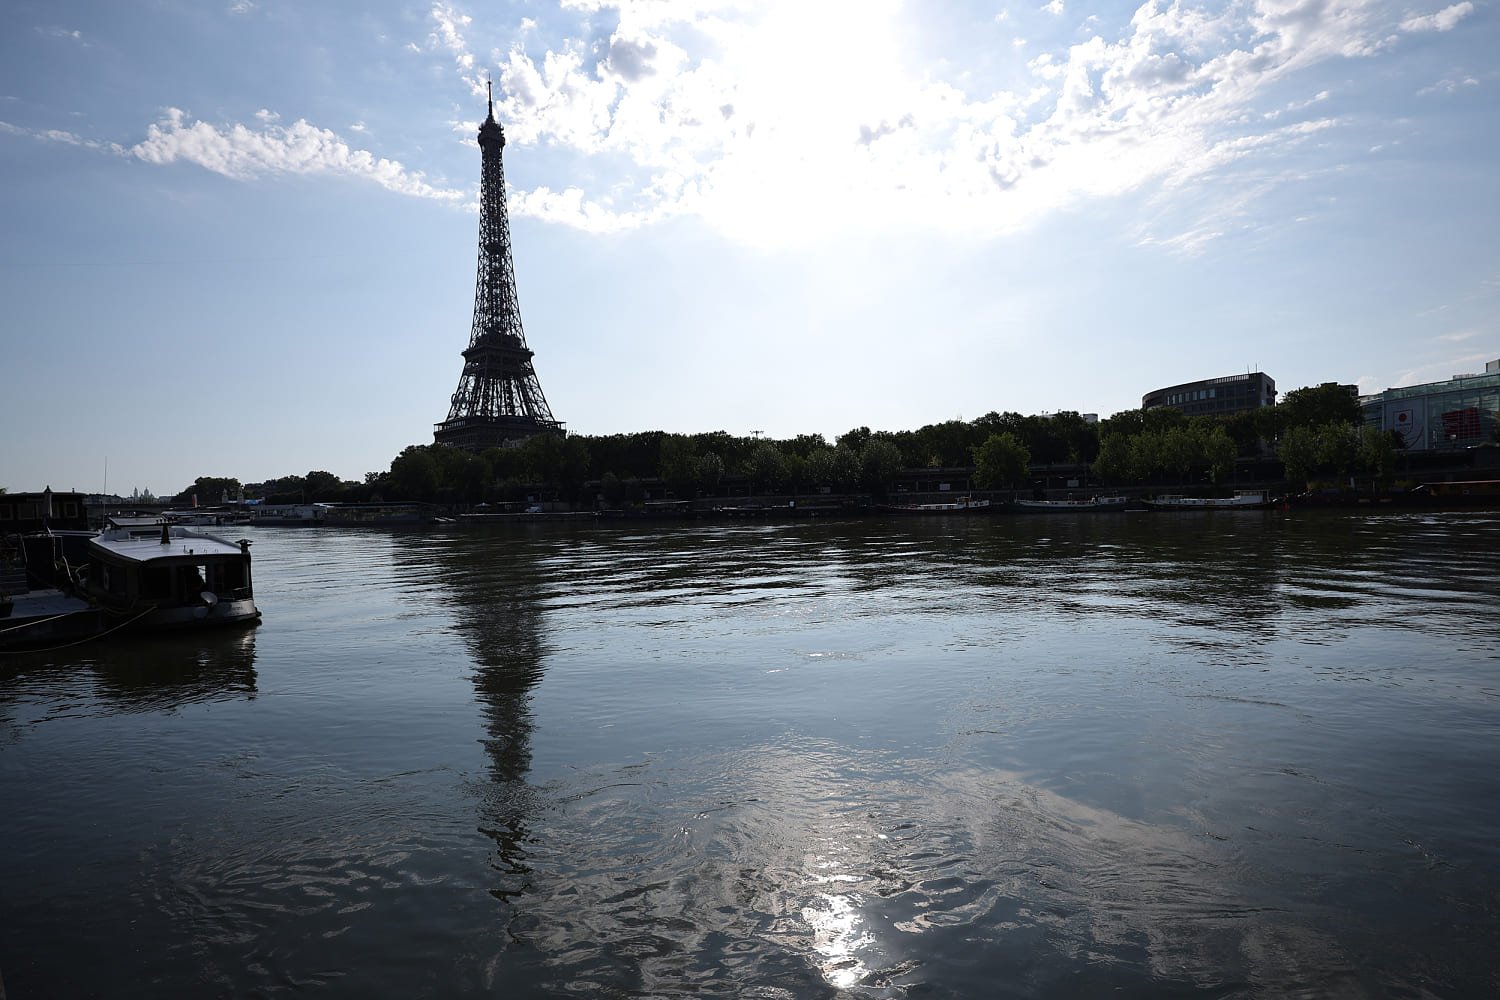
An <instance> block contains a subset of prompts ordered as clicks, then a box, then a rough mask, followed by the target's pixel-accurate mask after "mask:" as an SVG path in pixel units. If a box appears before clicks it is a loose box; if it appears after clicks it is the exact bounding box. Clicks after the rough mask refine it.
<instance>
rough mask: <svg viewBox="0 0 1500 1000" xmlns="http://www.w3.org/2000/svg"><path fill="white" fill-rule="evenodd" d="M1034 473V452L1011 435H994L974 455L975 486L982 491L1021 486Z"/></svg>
mask: <svg viewBox="0 0 1500 1000" xmlns="http://www.w3.org/2000/svg"><path fill="white" fill-rule="evenodd" d="M1030 470H1031V453H1030V451H1028V450H1027V448H1026V446H1025V445H1024V444H1022V443H1021V442H1020V441H1019V440H1017V439H1016V436H1015V435H1014V434H1011V433H1010V432H1008V431H1007V432H1004V433H1001V434H991V435H990V436H989V437H988V438H986V439H985V442H984V444H982V445H980V446H979V448H978V449H977V450H976V451H975V452H974V483H975V485H976V486H978V487H979V488H980V489H984V490H994V489H1003V488H1006V487H1014V486H1017V485H1019V484H1020V483H1022V482H1024V481H1025V480H1026V477H1027V475H1028V474H1029V472H1030Z"/></svg>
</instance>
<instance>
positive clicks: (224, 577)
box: [73, 518, 260, 629]
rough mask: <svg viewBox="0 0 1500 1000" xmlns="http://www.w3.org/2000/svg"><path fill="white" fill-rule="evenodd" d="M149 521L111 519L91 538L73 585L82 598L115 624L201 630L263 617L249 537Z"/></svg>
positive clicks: (148, 627)
mask: <svg viewBox="0 0 1500 1000" xmlns="http://www.w3.org/2000/svg"><path fill="white" fill-rule="evenodd" d="M151 521H152V519H140V518H136V519H131V518H121V519H118V520H114V519H112V520H111V521H110V526H109V527H108V528H106V529H104V531H102V532H100V533H99V534H98V535H96V536H94V537H93V538H91V539H90V540H89V544H88V549H87V560H86V562H85V564H84V565H83V567H82V568H81V569H80V570H79V571H78V573H77V574H76V577H75V580H74V582H73V589H74V590H75V592H76V593H77V595H78V596H80V597H83V598H84V599H85V600H87V601H89V602H90V603H92V604H95V605H97V606H99V607H100V608H102V609H103V610H104V611H105V612H106V613H107V614H108V615H109V617H110V618H111V620H112V621H113V623H114V624H113V626H112V627H124V626H129V627H131V628H139V629H151V628H198V627H205V626H214V625H248V624H253V623H255V622H257V621H259V620H260V609H259V608H257V607H256V606H255V595H254V591H253V588H252V585H251V577H250V542H249V541H248V540H244V539H242V540H240V541H238V542H230V541H226V540H225V539H222V538H219V537H217V536H215V535H210V534H207V533H206V532H200V531H195V530H193V529H192V528H185V527H182V526H180V525H173V524H167V523H165V522H160V523H151ZM142 522H145V523H142Z"/></svg>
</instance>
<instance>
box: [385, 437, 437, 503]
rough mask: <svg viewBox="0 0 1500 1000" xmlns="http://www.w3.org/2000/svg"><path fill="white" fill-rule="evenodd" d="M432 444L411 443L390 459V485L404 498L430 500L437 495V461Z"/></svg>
mask: <svg viewBox="0 0 1500 1000" xmlns="http://www.w3.org/2000/svg"><path fill="white" fill-rule="evenodd" d="M433 447H435V446H433V445H422V444H413V445H408V446H407V447H406V448H404V449H402V451H401V454H399V455H397V456H396V457H395V458H394V459H392V460H391V475H390V481H391V486H392V487H393V488H394V489H395V491H396V493H397V494H398V495H399V496H401V497H402V498H403V499H406V500H431V499H432V498H433V497H434V496H436V495H437V489H438V463H437V460H436V459H435V458H433V456H432V449H433Z"/></svg>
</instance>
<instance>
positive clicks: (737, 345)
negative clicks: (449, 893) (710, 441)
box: [0, 0, 1500, 495]
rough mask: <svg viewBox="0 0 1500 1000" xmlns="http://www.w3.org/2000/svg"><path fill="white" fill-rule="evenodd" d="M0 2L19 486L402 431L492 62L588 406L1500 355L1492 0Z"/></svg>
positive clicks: (230, 461) (556, 362)
mask: <svg viewBox="0 0 1500 1000" xmlns="http://www.w3.org/2000/svg"><path fill="white" fill-rule="evenodd" d="M0 28H3V30H0V54H3V57H4V58H3V60H0V179H3V181H4V183H3V184H0V213H3V218H4V221H5V233H6V236H7V239H6V240H5V241H4V245H3V249H0V295H3V298H4V301H5V303H6V308H5V310H4V314H3V315H4V337H3V340H4V355H3V356H4V358H5V364H4V372H5V376H6V377H5V379H4V384H5V386H6V392H5V397H6V404H7V405H6V407H5V414H6V418H7V424H8V426H9V427H10V428H12V430H11V432H10V433H8V434H7V435H5V436H4V438H3V444H0V486H4V487H7V488H9V489H11V490H13V491H20V490H30V489H41V488H42V487H43V486H45V485H49V484H50V485H51V486H52V487H54V488H55V489H60V490H62V489H78V490H83V491H99V490H104V489H107V490H109V491H110V492H116V493H121V494H127V495H128V494H129V493H130V492H131V490H132V489H150V490H152V491H154V492H156V493H159V494H167V493H172V492H176V491H178V490H180V489H182V488H183V487H185V486H186V485H188V484H189V483H191V482H192V480H193V479H194V478H195V477H197V476H200V475H213V476H234V477H238V478H239V479H241V480H243V481H246V482H255V481H261V480H265V479H271V478H275V477H278V476H284V475H293V474H296V475H301V474H305V473H306V472H308V471H309V470H312V469H324V470H327V471H330V472H333V473H334V474H336V475H338V476H340V477H341V478H344V479H354V480H358V479H361V478H362V477H363V476H364V474H365V473H367V472H375V471H383V470H384V469H386V468H387V467H388V466H389V463H390V460H391V459H392V458H393V457H395V455H396V454H397V453H398V452H399V451H400V450H401V449H402V448H404V447H406V446H407V445H410V444H423V443H428V442H430V441H431V440H432V425H433V424H434V423H436V422H437V421H440V420H442V419H443V418H444V416H446V414H447V410H448V404H449V396H450V395H451V393H452V392H453V390H454V388H455V386H456V384H457V381H458V377H459V373H460V370H461V366H462V358H461V356H460V352H461V351H462V350H463V349H464V347H465V346H467V342H468V336H469V324H470V319H471V314H472V307H473V288H474V270H475V259H476V241H477V235H478V220H477V216H476V214H475V211H476V202H477V197H478V185H479V167H480V156H479V150H478V147H477V145H476V143H475V141H474V136H475V132H476V130H477V128H478V124H479V122H480V121H481V120H482V119H483V117H484V113H485V82H486V81H487V80H491V79H492V80H493V81H494V86H495V101H496V105H495V114H496V117H497V119H498V120H499V121H500V122H501V124H502V126H503V127H504V129H505V134H506V139H507V145H506V149H505V170H506V179H507V182H508V188H509V196H510V197H509V202H510V219H511V232H512V244H513V248H514V253H515V266H516V276H517V286H518V290H519V295H520V303H521V312H522V317H523V322H524V325H525V330H526V337H527V340H528V342H529V344H530V346H531V348H532V349H533V350H534V351H535V352H536V358H535V365H536V370H537V374H538V376H539V378H540V381H541V385H542V388H543V390H544V391H545V393H546V395H547V399H548V401H549V403H550V404H551V407H552V410H553V413H554V414H555V415H556V416H557V418H558V419H560V420H562V421H564V422H565V423H566V424H567V426H568V428H569V429H570V430H572V431H575V432H578V433H583V434H610V433H628V432H635V431H646V430H665V431H675V432H682V433H695V432H700V431H711V430H724V431H728V432H729V433H732V434H738V435H749V434H751V432H752V431H760V432H763V433H764V434H765V435H767V436H772V437H787V436H791V435H794V434H798V433H822V434H824V435H826V436H828V437H829V438H830V439H832V438H833V437H835V436H837V435H838V434H841V433H843V432H844V431H846V430H849V429H850V428H852V427H857V426H861V425H867V426H869V427H871V428H872V429H875V430H902V429H915V428H917V427H920V426H922V425H924V424H928V423H934V422H938V421H942V420H948V419H954V418H961V419H965V420H970V419H973V418H975V417H978V416H981V415H983V414H984V413H986V412H989V411H991V410H998V411H1006V410H1014V411H1018V412H1021V413H1042V412H1056V411H1059V410H1077V411H1080V412H1092V413H1098V414H1099V415H1100V417H1101V418H1102V417H1108V416H1110V415H1111V414H1113V413H1116V412H1119V411H1122V410H1127V409H1134V408H1136V407H1138V406H1139V405H1140V399H1141V396H1142V395H1143V394H1144V393H1146V392H1148V391H1150V390H1152V389H1156V388H1160V387H1164V386H1168V385H1172V384H1176V383H1181V382H1188V381H1192V380H1196V379H1201V378H1211V377H1216V376H1220V375H1229V374H1235V373H1239V372H1244V371H1254V370H1260V371H1265V372H1266V373H1268V374H1269V375H1270V376H1271V377H1272V378H1274V379H1275V380H1276V383H1277V388H1278V390H1279V392H1280V393H1281V394H1283V395H1284V394H1285V393H1286V392H1288V391H1290V390H1293V389H1296V388H1300V387H1302V386H1307V385H1317V384H1319V383H1323V382H1339V383H1354V384H1357V385H1359V387H1360V390H1361V392H1364V393H1370V392H1378V391H1380V390H1382V389H1385V388H1388V387H1394V386H1401V385H1412V384H1417V383H1422V382H1430V381H1436V380H1441V379H1446V378H1448V377H1449V376H1451V375H1454V374H1458V373H1462V372H1470V371H1480V370H1483V367H1484V363H1485V362H1486V361H1489V360H1494V359H1496V358H1500V329H1497V316H1500V308H1497V307H1500V245H1497V239H1496V235H1495V234H1496V232H1497V231H1500V192H1497V186H1496V184H1495V177H1496V176H1497V167H1500V156H1497V147H1500V100H1497V85H1500V65H1497V64H1496V62H1495V59H1494V56H1493V53H1494V52H1495V51H1496V48H1497V43H1500V31H1497V17H1496V10H1495V7H1494V5H1493V4H1490V3H1476V2H1472V0H1463V2H1459V3H1445V2H1441V0H1439V2H1436V3H1418V2H1379V0H1258V2H1238V3H1231V4H1227V5H1226V4H1214V5H1207V4H1192V3H1182V2H1176V3H1164V2H1162V3H1146V4H1142V5H1139V6H1137V7H1134V8H1131V7H1128V6H1127V7H1118V6H1112V5H1105V4H1099V3H1091V4H1084V3H1078V2H1074V0H1050V2H1046V3H1027V4H1016V3H1009V4H994V3H962V2H960V3H954V4H944V5H925V4H915V3H900V2H896V0H858V2H856V0H824V2H818V0H796V2H793V0H756V2H750V0H723V2H712V0H708V2H687V0H635V2H605V0H557V2H542V0H522V2H516V3H509V4H493V5H488V6H486V7H480V6H477V5H466V4H460V3H433V2H430V0H428V2H423V3H405V2H400V0H392V2H384V3H382V2H375V3H369V4H353V3H343V2H333V3H325V4H315V5H312V4H303V3H295V2H291V0H222V2H216V3H215V2H211V3H199V2H196V0H194V2H188V0H157V2H153V3H151V4H139V3H121V4H101V3H97V2H74V0H47V2H40V0H17V2H13V3H10V4H7V5H6V6H5V7H4V9H3V10H0ZM18 429H19V432H18ZM106 469H107V470H108V471H107V479H106Z"/></svg>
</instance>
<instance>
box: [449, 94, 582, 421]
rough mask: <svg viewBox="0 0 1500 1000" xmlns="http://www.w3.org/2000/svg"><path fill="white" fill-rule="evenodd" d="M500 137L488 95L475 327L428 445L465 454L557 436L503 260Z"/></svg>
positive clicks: (505, 222) (482, 135)
mask: <svg viewBox="0 0 1500 1000" xmlns="http://www.w3.org/2000/svg"><path fill="white" fill-rule="evenodd" d="M504 148H505V133H504V132H503V131H501V128H500V123H499V122H497V121H495V98H494V93H493V91H492V92H491V94H490V98H489V115H488V117H486V118H485V120H484V124H482V125H480V126H479V149H480V152H481V153H482V154H483V174H482V175H481V181H480V194H479V276H478V278H477V279H476V281H475V283H474V326H473V329H472V331H471V332H470V335H469V346H468V348H467V349H466V350H465V351H464V352H463V355H464V370H463V374H462V375H461V376H460V377H459V380H458V389H457V390H456V391H455V392H454V393H453V400H452V405H451V406H450V407H449V409H448V418H447V419H446V420H444V421H443V422H442V423H440V424H437V425H435V428H434V430H433V434H432V437H433V440H434V441H436V442H437V443H438V444H451V445H455V446H457V447H459V448H466V449H468V450H470V451H484V450H485V449H486V448H494V447H502V446H504V445H507V444H514V443H516V442H519V441H522V440H525V439H526V438H529V437H533V436H535V435H537V434H560V433H562V429H563V425H562V423H561V422H559V421H557V420H555V419H553V416H552V410H551V408H550V407H548V406H547V397H546V396H544V395H542V386H541V383H540V382H538V381H537V377H536V370H535V369H534V368H533V367H532V365H531V358H532V351H531V349H530V348H528V347H527V346H526V334H525V333H524V332H523V331H522V329H521V309H520V306H519V304H518V303H517V301H516V274H515V268H514V266H513V265H512V263H511V258H510V222H509V219H508V217H507V215H506V211H505V168H504V167H503V166H502V165H501V162H500V151H501V150H502V149H504Z"/></svg>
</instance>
